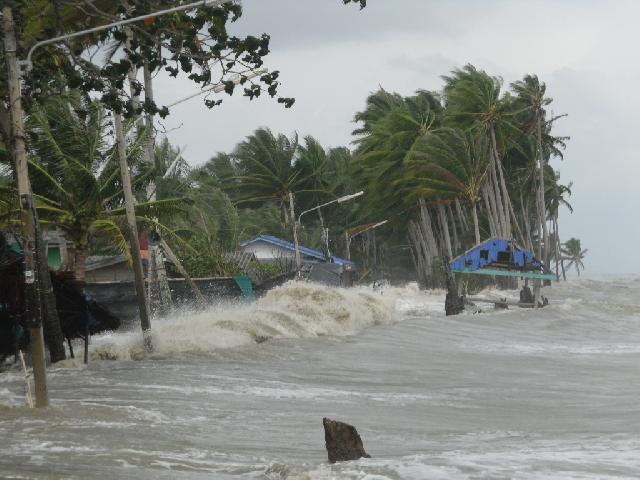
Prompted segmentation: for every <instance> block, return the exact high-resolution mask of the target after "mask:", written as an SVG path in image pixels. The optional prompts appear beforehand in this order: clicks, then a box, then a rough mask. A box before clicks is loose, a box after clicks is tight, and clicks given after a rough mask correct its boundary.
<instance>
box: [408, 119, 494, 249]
mask: <svg viewBox="0 0 640 480" xmlns="http://www.w3.org/2000/svg"><path fill="white" fill-rule="evenodd" d="M489 164H490V155H489V150H488V148H487V142H486V140H485V139H484V138H482V137H480V138H478V137H477V136H475V135H474V134H473V133H472V132H471V131H466V132H465V131H463V130H461V129H457V128H442V129H440V130H439V131H438V132H436V133H434V134H433V135H430V136H428V137H425V138H424V139H423V140H422V141H421V144H420V145H419V146H418V147H417V148H416V149H415V151H414V152H413V154H412V157H411V158H410V159H409V167H410V168H409V169H408V175H409V176H410V177H411V178H412V179H413V180H414V181H415V183H416V187H415V190H414V192H413V195H417V196H418V197H420V198H428V197H432V196H434V195H435V196H437V197H440V198H445V199H446V198H463V199H464V200H466V201H467V202H468V203H469V205H470V206H471V215H472V218H473V227H474V235H475V243H476V245H477V244H479V243H480V227H479V224H478V212H477V204H478V202H479V201H480V199H481V193H480V191H481V189H482V187H483V186H484V183H485V181H486V176H487V172H488V167H489Z"/></svg>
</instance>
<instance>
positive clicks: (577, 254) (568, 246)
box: [561, 238, 588, 276]
mask: <svg viewBox="0 0 640 480" xmlns="http://www.w3.org/2000/svg"><path fill="white" fill-rule="evenodd" d="M561 252H562V255H564V259H565V260H568V261H569V264H568V265H567V269H569V268H571V266H572V265H575V267H576V272H578V276H580V269H583V270H584V264H583V263H582V260H584V256H585V255H586V253H587V252H588V250H587V249H585V250H582V246H581V245H580V240H578V239H577V238H570V239H569V240H567V241H566V242H564V244H563V246H562V250H561Z"/></svg>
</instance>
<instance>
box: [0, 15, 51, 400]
mask: <svg viewBox="0 0 640 480" xmlns="http://www.w3.org/2000/svg"><path fill="white" fill-rule="evenodd" d="M2 16H3V22H4V35H5V37H4V48H5V54H6V61H7V73H8V78H7V79H8V84H9V103H10V111H11V132H12V137H13V154H14V161H15V170H16V178H17V184H18V195H19V197H20V198H19V200H20V202H19V203H20V215H21V218H22V229H23V230H22V232H23V233H22V235H23V238H24V247H23V252H24V283H25V316H26V321H27V326H28V328H29V336H30V340H31V362H32V364H33V378H34V382H35V388H36V407H38V408H40V407H47V406H48V405H49V394H48V392H47V377H46V368H45V359H44V336H43V333H42V310H41V309H40V296H39V295H38V283H37V280H38V278H37V275H36V272H37V270H38V269H37V265H36V237H35V233H36V225H35V221H36V219H35V216H34V206H33V196H32V194H31V183H30V182H29V170H28V165H27V152H26V147H25V143H24V120H23V118H22V115H23V113H22V101H21V93H20V75H19V73H18V59H17V56H16V50H17V42H16V33H15V24H14V22H13V14H12V12H11V8H9V7H4V8H3V9H2ZM47 273H48V272H47Z"/></svg>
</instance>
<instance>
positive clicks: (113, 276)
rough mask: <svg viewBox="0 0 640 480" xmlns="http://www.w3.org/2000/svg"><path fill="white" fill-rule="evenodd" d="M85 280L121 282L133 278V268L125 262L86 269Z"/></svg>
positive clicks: (91, 281)
mask: <svg viewBox="0 0 640 480" xmlns="http://www.w3.org/2000/svg"><path fill="white" fill-rule="evenodd" d="M86 278H87V282H90V283H93V282H116V281H117V282H123V281H132V280H133V278H134V277H133V270H132V269H131V268H130V267H129V265H128V264H127V263H126V262H122V263H116V264H115V265H109V266H107V267H102V268H97V269H95V270H91V271H87V273H86Z"/></svg>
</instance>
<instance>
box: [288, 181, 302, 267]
mask: <svg viewBox="0 0 640 480" xmlns="http://www.w3.org/2000/svg"><path fill="white" fill-rule="evenodd" d="M289 215H290V216H291V223H292V224H293V225H292V226H293V244H294V246H295V249H296V274H297V276H298V277H299V276H300V271H301V270H302V259H301V258H300V245H299V244H298V222H296V214H295V213H294V206H293V193H292V192H289Z"/></svg>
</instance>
